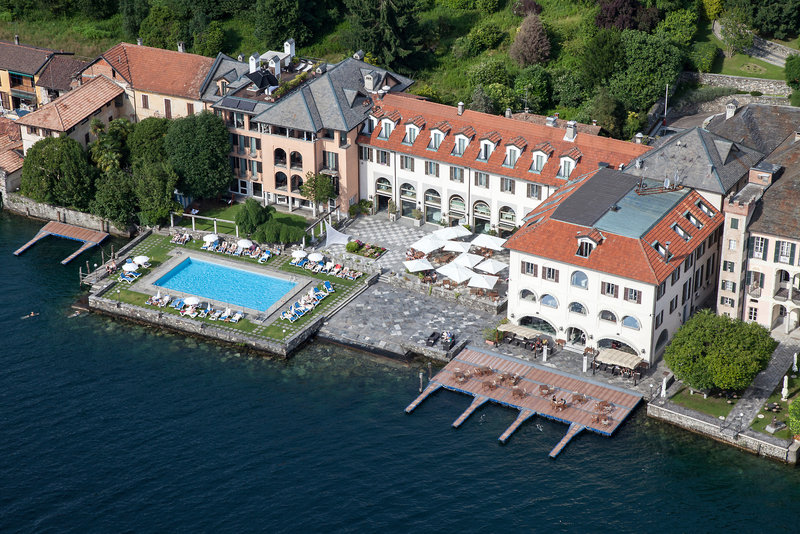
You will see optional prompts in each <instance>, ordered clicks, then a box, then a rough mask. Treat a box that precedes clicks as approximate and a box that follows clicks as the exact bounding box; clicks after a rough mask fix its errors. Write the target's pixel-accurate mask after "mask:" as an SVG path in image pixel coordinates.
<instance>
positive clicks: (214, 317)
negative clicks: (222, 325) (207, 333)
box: [208, 310, 222, 321]
mask: <svg viewBox="0 0 800 534" xmlns="http://www.w3.org/2000/svg"><path fill="white" fill-rule="evenodd" d="M221 315H222V310H214V313H212V314H211V315H210V316H209V317H208V320H209V321H216V320H217V319H219V318H220V316H221Z"/></svg>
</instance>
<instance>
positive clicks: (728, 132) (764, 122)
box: [706, 104, 800, 154]
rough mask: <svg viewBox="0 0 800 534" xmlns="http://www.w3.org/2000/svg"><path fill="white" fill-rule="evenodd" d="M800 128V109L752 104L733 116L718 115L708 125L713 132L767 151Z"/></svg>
mask: <svg viewBox="0 0 800 534" xmlns="http://www.w3.org/2000/svg"><path fill="white" fill-rule="evenodd" d="M799 127H800V108H797V107H794V106H771V105H767V104H748V105H746V106H744V107H742V108H739V109H738V110H736V113H735V114H734V116H733V117H731V118H730V119H726V118H725V114H724V113H720V114H719V115H715V116H714V117H713V118H712V119H711V120H710V121H709V123H708V124H707V125H706V129H707V130H708V131H709V132H713V133H715V134H717V135H721V136H723V137H725V138H726V139H730V140H731V141H733V142H735V143H741V144H743V145H745V146H748V147H751V148H754V149H756V150H758V151H759V152H762V153H764V154H769V153H770V152H772V151H773V150H775V149H776V148H777V147H778V146H779V145H780V144H781V143H783V141H784V140H785V139H786V138H787V137H789V135H792V134H793V133H794V132H795V131H796V129H797V128H799Z"/></svg>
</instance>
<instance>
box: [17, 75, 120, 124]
mask: <svg viewBox="0 0 800 534" xmlns="http://www.w3.org/2000/svg"><path fill="white" fill-rule="evenodd" d="M123 92H124V90H123V89H122V87H120V86H119V85H117V84H116V83H114V82H112V81H111V80H110V79H108V78H107V77H105V76H97V77H96V78H93V79H91V80H89V81H88V82H86V83H85V84H83V85H81V86H79V87H77V88H76V89H73V90H72V91H70V92H68V93H66V94H64V95H62V96H60V97H58V98H56V99H55V100H53V101H52V102H50V103H49V104H46V105H45V106H43V107H41V108H39V109H37V110H36V111H34V112H32V113H28V114H27V115H25V116H23V117H21V118H20V119H18V120H17V124H19V125H21V126H34V127H36V128H46V129H48V130H53V131H56V132H66V131H67V130H69V129H70V128H72V127H73V126H75V125H76V124H78V123H79V122H81V121H82V120H84V119H86V118H87V117H90V116H91V115H92V114H93V113H94V112H95V111H97V110H98V109H100V108H101V107H103V106H104V105H106V103H108V102H110V101H111V100H113V99H114V98H116V97H117V96H119V95H121V94H122V93H123Z"/></svg>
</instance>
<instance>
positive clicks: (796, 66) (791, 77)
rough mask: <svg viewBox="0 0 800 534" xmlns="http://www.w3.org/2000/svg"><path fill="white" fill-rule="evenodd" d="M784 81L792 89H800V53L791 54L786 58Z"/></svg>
mask: <svg viewBox="0 0 800 534" xmlns="http://www.w3.org/2000/svg"><path fill="white" fill-rule="evenodd" d="M784 72H785V74H786V83H788V84H789V87H791V88H792V89H795V90H797V89H800V55H797V54H792V55H791V56H789V57H787V58H786V70H785V71H784Z"/></svg>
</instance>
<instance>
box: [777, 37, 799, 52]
mask: <svg viewBox="0 0 800 534" xmlns="http://www.w3.org/2000/svg"><path fill="white" fill-rule="evenodd" d="M772 40H773V41H775V42H776V43H779V44H782V45H783V46H788V47H789V48H794V49H795V50H800V37H795V38H794V39H790V40H788V41H781V40H780V39H772Z"/></svg>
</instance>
